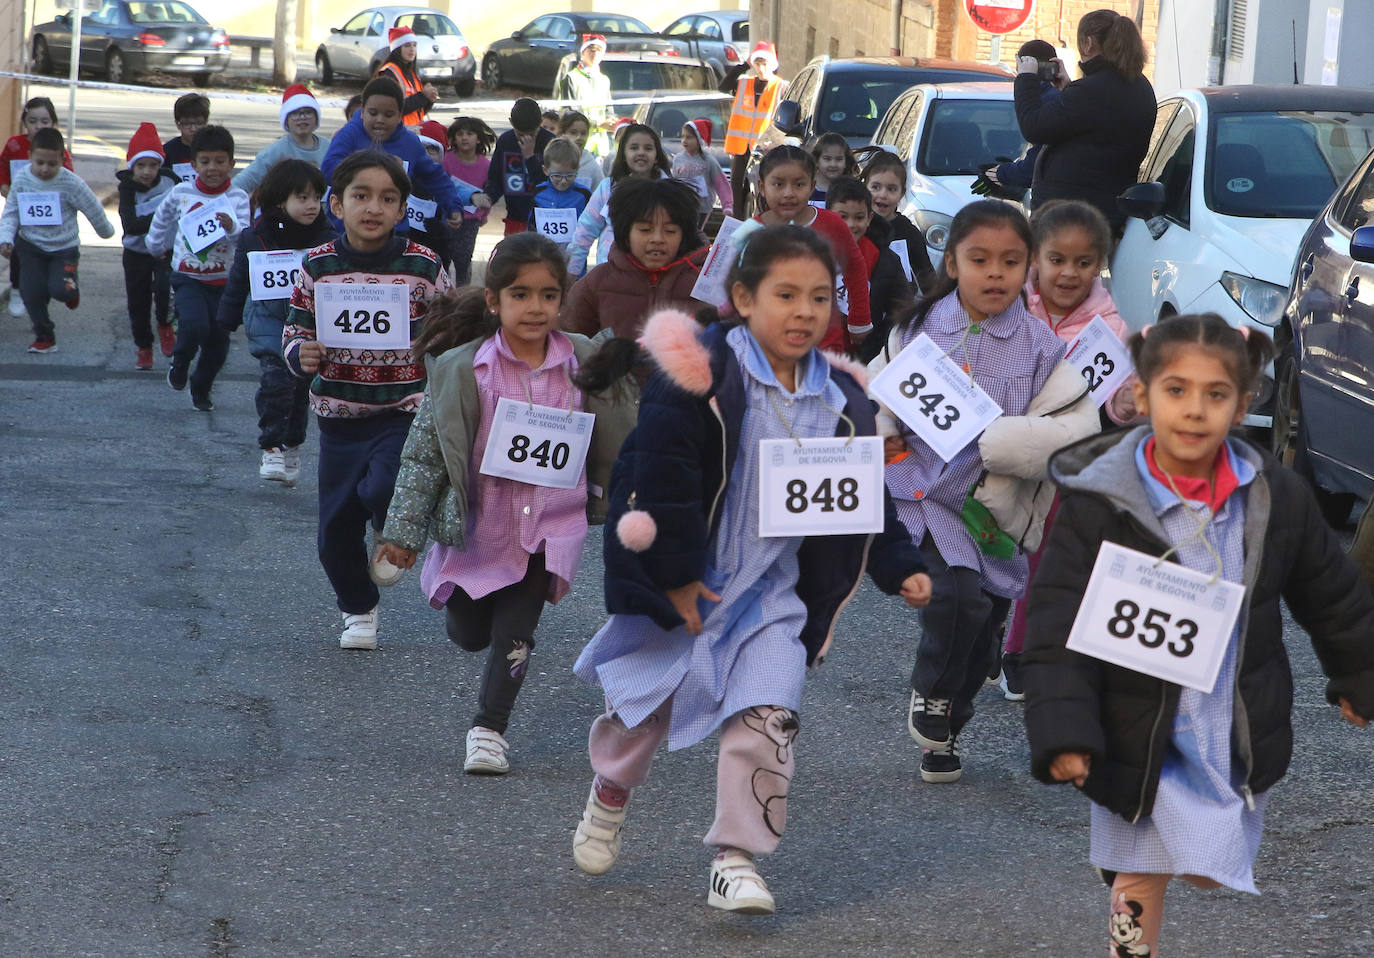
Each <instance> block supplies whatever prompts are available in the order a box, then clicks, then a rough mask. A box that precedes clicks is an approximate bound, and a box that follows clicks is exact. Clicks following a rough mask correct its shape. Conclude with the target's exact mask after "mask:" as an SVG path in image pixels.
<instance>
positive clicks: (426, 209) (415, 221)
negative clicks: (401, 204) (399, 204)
mask: <svg viewBox="0 0 1374 958" xmlns="http://www.w3.org/2000/svg"><path fill="white" fill-rule="evenodd" d="M438 215H439V204H438V203H436V202H435V201H434V200H422V199H420V198H419V197H418V196H411V197H410V199H408V200H406V222H408V223H409V224H410V228H411V229H413V230H422V229H424V228H425V222H426V221H428V220H432V219H434V218H435V217H436V216H438Z"/></svg>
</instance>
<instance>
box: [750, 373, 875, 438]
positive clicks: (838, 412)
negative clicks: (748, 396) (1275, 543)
mask: <svg viewBox="0 0 1374 958" xmlns="http://www.w3.org/2000/svg"><path fill="white" fill-rule="evenodd" d="M763 391H764V392H765V393H767V394H768V401H769V402H770V403H771V404H772V405H773V413H774V415H776V416H777V417H778V422H780V423H782V424H783V426H784V427H786V429H787V432H788V434H789V435H791V436H792V438H793V440H795V441H796V443H797V448H799V449H800V448H801V444H802V441H801V437H800V436H798V435H797V432H796V430H795V429H793V428H792V424H791V423H789V422H788V421H787V418H786V417H785V416H783V414H782V409H780V408H779V407H778V400H777V397H776V396H774V395H773V389H772V388H771V387H767V386H765V387H764V390H763ZM816 398H817V399H819V400H820V401H821V405H822V406H824V407H825V408H826V409H828V410H830V411H831V412H833V413H834V414H835V415H837V416H839V417H840V418H841V419H843V420H844V421H845V425H847V426H848V427H849V438H848V439H846V440H845V441H844V444H845V445H846V446H847V445H849V444H850V443H851V442H853V441H854V436H855V434H856V433H857V432H858V429H857V427H856V426H855V425H854V420H852V419H850V418H849V417H848V416H846V415H845V414H844V410H842V409H836V408H835V407H834V406H832V405H830V403H828V402H826V401H825V395H824V394H821V395H818V396H817V397H816Z"/></svg>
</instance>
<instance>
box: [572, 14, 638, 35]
mask: <svg viewBox="0 0 1374 958" xmlns="http://www.w3.org/2000/svg"><path fill="white" fill-rule="evenodd" d="M585 20H586V23H587V32H588V33H653V32H654V31H652V30H650V29H649V25H648V24H647V23H645V22H644V21H642V20H636V19H635V18H634V17H597V16H589V17H586V18H585Z"/></svg>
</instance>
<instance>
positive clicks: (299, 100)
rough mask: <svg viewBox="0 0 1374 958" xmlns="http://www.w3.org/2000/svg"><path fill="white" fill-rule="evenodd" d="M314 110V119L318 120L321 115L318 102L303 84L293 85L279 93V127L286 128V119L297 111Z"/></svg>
mask: <svg viewBox="0 0 1374 958" xmlns="http://www.w3.org/2000/svg"><path fill="white" fill-rule="evenodd" d="M306 109H309V110H314V111H315V118H316V119H319V118H320V117H321V116H322V115H323V114H321V113H320V101H319V100H317V99H315V95H314V94H313V93H311V92H310V89H309V87H307V86H306V85H305V84H304V83H293V84H291V85H290V86H289V87H287V88H286V89H285V90H283V91H282V93H281V125H282V129H285V128H286V118H287V117H288V116H290V115H291V114H292V113H295V112H296V111H297V110H306Z"/></svg>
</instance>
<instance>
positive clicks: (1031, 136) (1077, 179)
mask: <svg viewBox="0 0 1374 958" xmlns="http://www.w3.org/2000/svg"><path fill="white" fill-rule="evenodd" d="M1081 67H1082V70H1083V77H1082V79H1079V80H1075V81H1073V82H1072V83H1070V84H1069V85H1068V86H1066V87H1064V89H1063V91H1062V92H1061V93H1060V95H1059V96H1058V97H1053V98H1050V99H1043V98H1042V96H1041V83H1040V79H1039V77H1037V76H1036V75H1035V74H1034V73H1023V74H1021V75H1020V76H1018V77H1017V78H1016V89H1015V96H1016V120H1017V122H1018V123H1019V124H1020V126H1021V135H1022V136H1024V137H1025V138H1026V140H1027V141H1028V142H1030V143H1039V144H1042V146H1043V149H1041V151H1040V156H1039V158H1038V159H1037V161H1036V168H1035V177H1034V179H1033V181H1032V184H1031V204H1032V206H1034V207H1038V206H1041V205H1042V204H1044V203H1046V202H1048V201H1049V200H1065V199H1067V200H1083V201H1085V202H1088V203H1091V204H1092V205H1093V206H1096V207H1097V208H1098V209H1099V210H1101V211H1102V215H1103V216H1105V217H1107V221H1108V222H1110V223H1111V224H1112V225H1113V226H1114V227H1118V228H1119V227H1120V226H1121V224H1122V223H1124V222H1125V214H1123V213H1122V212H1121V211H1120V210H1119V209H1117V205H1116V198H1117V196H1119V195H1120V194H1121V191H1122V190H1124V189H1126V187H1128V186H1130V185H1132V184H1133V183H1135V182H1136V180H1137V179H1138V177H1139V176H1140V164H1141V163H1142V162H1144V160H1145V153H1146V151H1147V150H1148V149H1149V146H1150V133H1151V132H1152V131H1153V130H1154V126H1155V91H1154V87H1152V86H1150V81H1149V80H1147V79H1145V77H1143V76H1137V77H1136V78H1135V79H1132V80H1128V79H1126V77H1124V76H1122V75H1121V74H1120V73H1118V72H1117V71H1116V70H1115V69H1113V68H1112V67H1111V66H1109V65H1108V63H1107V61H1106V60H1104V59H1102V58H1101V57H1093V58H1092V59H1091V60H1085V61H1084V62H1083V63H1082V64H1081Z"/></svg>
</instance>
